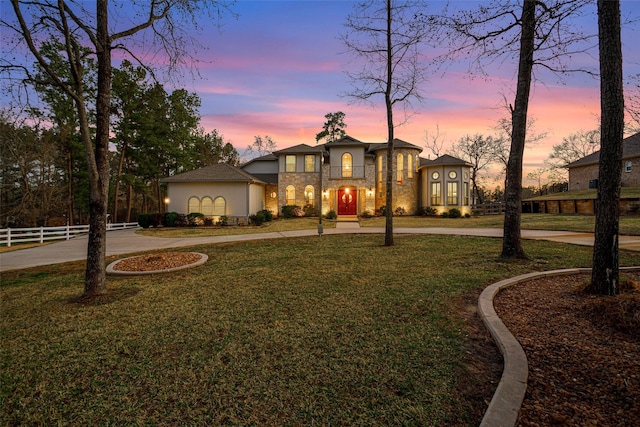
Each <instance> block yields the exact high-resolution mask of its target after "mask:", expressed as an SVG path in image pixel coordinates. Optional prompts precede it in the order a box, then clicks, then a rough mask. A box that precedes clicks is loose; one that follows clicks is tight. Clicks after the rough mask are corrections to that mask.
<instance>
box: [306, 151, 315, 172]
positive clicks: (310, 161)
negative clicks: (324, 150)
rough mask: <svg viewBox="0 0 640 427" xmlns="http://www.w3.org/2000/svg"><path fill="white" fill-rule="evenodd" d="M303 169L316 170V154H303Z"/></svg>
mask: <svg viewBox="0 0 640 427" xmlns="http://www.w3.org/2000/svg"><path fill="white" fill-rule="evenodd" d="M304 171H305V172H315V171H316V156H315V155H313V154H305V156H304Z"/></svg>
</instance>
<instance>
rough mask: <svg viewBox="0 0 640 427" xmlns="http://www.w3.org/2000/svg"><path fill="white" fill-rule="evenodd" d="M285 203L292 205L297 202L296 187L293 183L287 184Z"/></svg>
mask: <svg viewBox="0 0 640 427" xmlns="http://www.w3.org/2000/svg"><path fill="white" fill-rule="evenodd" d="M285 198H286V202H285V204H286V205H288V206H292V205H295V204H296V188H295V187H294V186H293V185H287V188H286V190H285Z"/></svg>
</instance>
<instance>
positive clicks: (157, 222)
mask: <svg viewBox="0 0 640 427" xmlns="http://www.w3.org/2000/svg"><path fill="white" fill-rule="evenodd" d="M163 219H164V215H163V214H161V213H154V214H151V225H153V226H154V227H160V226H161V225H162V220H163Z"/></svg>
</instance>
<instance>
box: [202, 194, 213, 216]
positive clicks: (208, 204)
mask: <svg viewBox="0 0 640 427" xmlns="http://www.w3.org/2000/svg"><path fill="white" fill-rule="evenodd" d="M200 213H201V214H203V215H204V216H211V215H213V200H211V197H203V198H202V210H201V211H200Z"/></svg>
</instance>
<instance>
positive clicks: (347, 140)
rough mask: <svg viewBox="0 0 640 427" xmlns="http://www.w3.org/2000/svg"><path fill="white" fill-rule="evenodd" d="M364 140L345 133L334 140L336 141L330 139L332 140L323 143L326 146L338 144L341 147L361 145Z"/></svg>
mask: <svg viewBox="0 0 640 427" xmlns="http://www.w3.org/2000/svg"><path fill="white" fill-rule="evenodd" d="M363 144H364V142H362V141H360V140H358V139H355V138H354V137H352V136H349V135H345V136H343V137H342V138H340V139H338V140H336V141H332V142H327V143H326V144H324V145H325V146H327V147H339V146H343V147H347V146H348V147H352V146H354V145H363Z"/></svg>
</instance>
